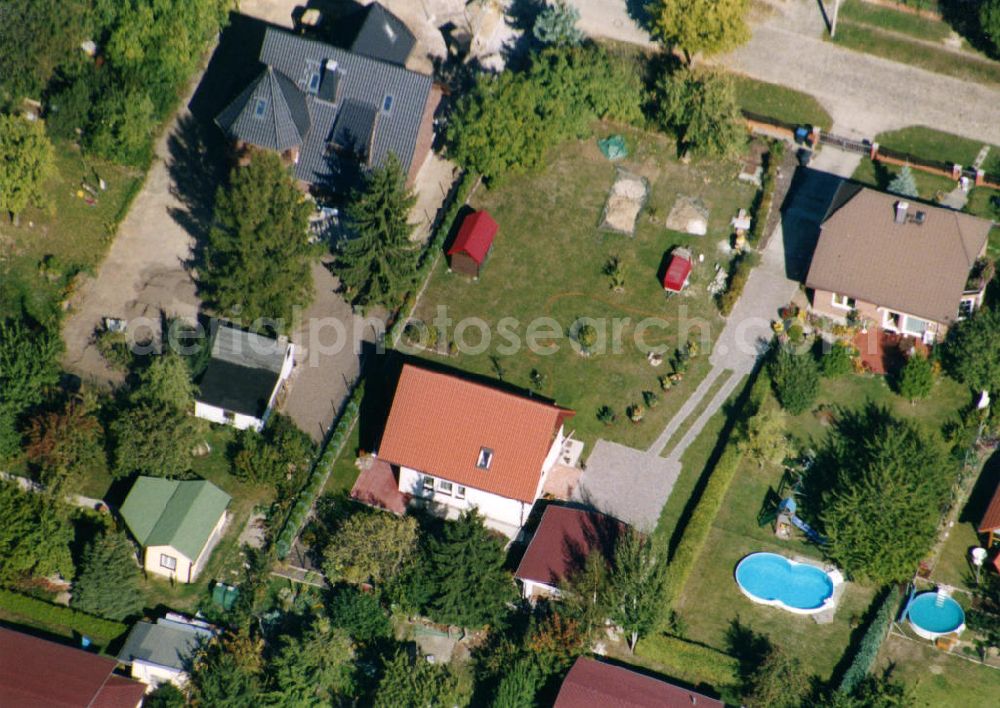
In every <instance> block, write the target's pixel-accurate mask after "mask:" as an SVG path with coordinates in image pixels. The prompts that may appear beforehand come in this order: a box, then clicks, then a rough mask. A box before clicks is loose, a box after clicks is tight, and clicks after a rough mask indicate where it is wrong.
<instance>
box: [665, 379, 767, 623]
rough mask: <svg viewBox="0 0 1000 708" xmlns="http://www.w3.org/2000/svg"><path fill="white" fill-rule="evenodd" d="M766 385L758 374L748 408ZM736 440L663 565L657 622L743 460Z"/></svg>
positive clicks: (702, 543) (698, 552)
mask: <svg viewBox="0 0 1000 708" xmlns="http://www.w3.org/2000/svg"><path fill="white" fill-rule="evenodd" d="M769 386H770V381H769V380H768V378H767V375H766V374H763V373H760V374H758V375H757V378H756V380H755V381H754V382H753V385H752V387H751V389H750V401H751V404H750V406H751V407H753V408H756V405H755V404H754V403H753V402H754V401H760V400H762V398H763V396H765V395H767V389H768V387H769ZM737 442H738V440H737V436H736V434H735V433H734V434H733V435H731V436H730V438H729V440H728V441H727V442H726V447H725V449H724V450H723V451H722V455H721V456H720V457H719V461H718V462H716V464H715V467H714V468H713V469H712V471H711V473H710V476H709V478H708V482H707V483H706V484H705V489H704V491H703V492H702V493H701V497H700V498H699V499H698V502H697V504H695V507H694V510H693V511H692V512H691V518H690V519H688V522H687V525H686V526H685V527H684V532H683V535H682V536H681V540H680V542H679V543H678V544H677V549H676V550H675V551H674V554H673V556H672V557H671V559H670V563H669V565H668V566H667V580H666V582H665V583H664V587H663V602H662V605H661V607H662V612H661V622H662V623H663V624H666V621H667V619H668V617H669V615H670V610H671V609H673V606H674V603H675V602H677V599H678V598H679V597H680V594H681V590H683V588H684V585H685V584H686V583H687V580H688V577H689V576H690V575H691V571H692V570H693V569H694V564H695V561H697V560H698V556H700V555H701V551H702V549H703V547H704V546H705V541H706V540H707V539H708V534H709V532H710V531H711V530H712V523H713V522H714V521H715V517H716V515H717V514H718V513H719V509H720V508H721V507H722V500H723V498H724V497H725V496H726V492H727V491H729V485H730V484H731V483H732V481H733V478H734V477H735V476H736V470H737V468H738V467H739V466H740V462H741V461H742V460H743V456H742V455H741V454H740V451H739V449H738V447H737Z"/></svg>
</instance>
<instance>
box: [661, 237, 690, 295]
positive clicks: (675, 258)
mask: <svg viewBox="0 0 1000 708" xmlns="http://www.w3.org/2000/svg"><path fill="white" fill-rule="evenodd" d="M689 275H691V252H690V251H688V250H687V249H686V248H676V249H674V252H673V254H672V255H671V257H670V264H669V265H668V266H667V272H666V273H664V275H663V289H664V290H668V291H669V292H672V293H679V292H680V291H681V290H683V289H684V286H685V285H687V281H688V276H689Z"/></svg>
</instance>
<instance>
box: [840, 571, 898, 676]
mask: <svg viewBox="0 0 1000 708" xmlns="http://www.w3.org/2000/svg"><path fill="white" fill-rule="evenodd" d="M901 599H902V593H901V592H900V588H899V586H898V585H893V586H892V587H891V588H889V590H888V592H886V594H885V597H884V598H883V599H882V604H881V605H879V607H878V609H877V610H876V611H875V616H874V617H872V621H871V624H869V625H868V629H866V630H865V633H864V634H863V635H862V636H861V641H859V642H858V648H857V651H856V652H855V654H854V658H853V659H852V660H851V664H850V666H848V667H847V670H846V671H845V672H844V677H843V678H842V679H840V686H839V687H838V690H839V691H840V692H841V693H852V692H853V691H854V689H855V688H857V687H858V684H860V683H861V682H862V681H864V679H865V677H866V676H867V675H868V672H869V671H871V668H872V666H873V665H874V664H875V659H876V658H877V657H878V652H879V649H881V648H882V642H884V641H885V638H886V637H887V636H888V635H889V626H890V625H891V624H892V620H893V618H894V617H895V616H896V610H897V609H898V608H899V602H900V600H901Z"/></svg>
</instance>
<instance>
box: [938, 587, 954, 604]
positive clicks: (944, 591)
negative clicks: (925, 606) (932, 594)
mask: <svg viewBox="0 0 1000 708" xmlns="http://www.w3.org/2000/svg"><path fill="white" fill-rule="evenodd" d="M949 597H951V588H946V587H944V586H943V585H942V586H939V587H938V589H937V597H936V598H935V599H934V606H935V607H944V602H945V600H947V599H948V598H949Z"/></svg>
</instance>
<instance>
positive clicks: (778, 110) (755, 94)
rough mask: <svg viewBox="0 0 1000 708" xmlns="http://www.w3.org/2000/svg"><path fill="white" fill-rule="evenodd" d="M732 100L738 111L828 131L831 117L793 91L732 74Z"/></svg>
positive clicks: (831, 122) (809, 99) (831, 121)
mask: <svg viewBox="0 0 1000 708" xmlns="http://www.w3.org/2000/svg"><path fill="white" fill-rule="evenodd" d="M732 78H733V84H734V85H735V86H736V101H737V103H739V105H740V108H743V109H745V110H748V111H750V112H751V113H759V114H760V115H763V116H769V117H771V118H778V119H780V120H783V121H787V122H789V123H798V124H801V125H815V126H819V127H820V128H823V129H824V130H828V129H829V128H830V126H832V125H833V118H831V117H830V114H829V113H827V111H826V109H825V108H823V106H822V104H820V102H819V101H818V100H816V98H814V97H813V96H810V95H809V94H807V93H802V92H801V91H796V90H795V89H790V88H786V87H785V86H779V85H778V84H771V83H768V82H766V81H758V80H757V79H752V78H750V77H749V76H740V75H738V74H734V75H733V77H732Z"/></svg>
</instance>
